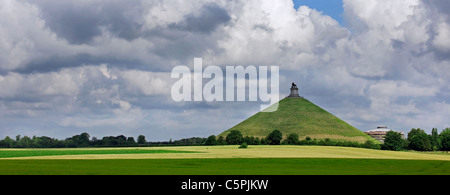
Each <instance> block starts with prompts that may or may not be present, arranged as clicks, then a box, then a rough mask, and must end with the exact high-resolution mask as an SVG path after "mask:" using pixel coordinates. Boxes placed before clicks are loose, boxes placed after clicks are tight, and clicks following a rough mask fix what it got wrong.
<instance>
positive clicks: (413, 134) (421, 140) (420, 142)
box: [408, 128, 432, 151]
mask: <svg viewBox="0 0 450 195" xmlns="http://www.w3.org/2000/svg"><path fill="white" fill-rule="evenodd" d="M408 141H409V144H408V148H409V149H410V150H417V151H431V149H432V148H431V142H430V138H429V136H428V135H427V133H425V131H424V130H422V129H420V128H418V129H411V131H410V132H409V133H408Z"/></svg>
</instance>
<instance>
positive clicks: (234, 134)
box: [225, 130, 244, 145]
mask: <svg viewBox="0 0 450 195" xmlns="http://www.w3.org/2000/svg"><path fill="white" fill-rule="evenodd" d="M243 139H244V138H243V136H242V133H241V132H240V131H238V130H231V131H230V133H229V134H228V135H227V137H226V138H225V142H226V143H227V144H228V145H239V144H242V142H243Z"/></svg>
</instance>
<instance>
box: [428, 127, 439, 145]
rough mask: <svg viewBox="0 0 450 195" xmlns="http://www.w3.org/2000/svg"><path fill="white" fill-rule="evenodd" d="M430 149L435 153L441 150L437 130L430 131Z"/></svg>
mask: <svg viewBox="0 0 450 195" xmlns="http://www.w3.org/2000/svg"><path fill="white" fill-rule="evenodd" d="M430 141H431V148H432V149H433V151H437V150H439V149H440V148H441V140H440V139H439V134H438V130H437V128H433V129H432V130H431V138H430Z"/></svg>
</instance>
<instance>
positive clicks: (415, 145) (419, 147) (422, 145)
mask: <svg viewBox="0 0 450 195" xmlns="http://www.w3.org/2000/svg"><path fill="white" fill-rule="evenodd" d="M382 149H385V150H396V151H399V150H416V151H449V150H450V128H445V129H444V130H442V131H441V133H438V130H437V129H436V128H433V129H432V130H431V134H427V133H426V132H425V130H423V129H420V128H417V129H414V128H413V129H411V131H410V132H409V133H408V138H407V139H402V138H401V135H400V133H398V132H395V131H389V132H387V133H386V137H385V139H384V144H383V146H382Z"/></svg>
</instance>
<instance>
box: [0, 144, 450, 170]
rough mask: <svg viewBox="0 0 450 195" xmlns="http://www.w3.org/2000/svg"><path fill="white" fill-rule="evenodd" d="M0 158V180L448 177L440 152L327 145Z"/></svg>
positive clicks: (5, 153) (20, 153)
mask: <svg viewBox="0 0 450 195" xmlns="http://www.w3.org/2000/svg"><path fill="white" fill-rule="evenodd" d="M33 152H34V154H35V155H33ZM44 155H46V156H44ZM13 156H15V157H13ZM0 157H2V158H0V175H15V174H20V175H23V174H25V175H30V174H31V175H34V174H36V175H47V174H49V175H59V174H62V175H67V174H69V175H77V174H82V175H86V174H87V175H97V174H99V175H105V174H106V175H107V174H119V175H121V174H125V175H133V174H139V175H141V174H143V175H147V174H149V175H216V174H219V175H298V174H300V175H303V174H307V175H309V174H313V175H317V174H319V175H320V174H327V175H329V174H331V175H334V174H338V175H340V174H350V175H367V174H368V175H374V174H382V175H386V174H387V175H392V174H393V175H395V174H401V175H407V174H425V175H429V174H432V175H435V174H444V175H449V174H450V155H448V154H445V153H420V152H394V151H383V150H370V149H363V148H347V147H327V146H249V148H248V149H238V146H210V147H207V146H193V147H185V146H183V147H157V148H100V149H99V148H90V149H1V150H0Z"/></svg>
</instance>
